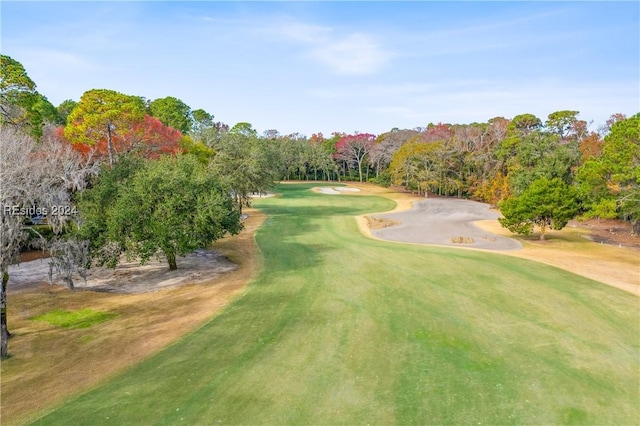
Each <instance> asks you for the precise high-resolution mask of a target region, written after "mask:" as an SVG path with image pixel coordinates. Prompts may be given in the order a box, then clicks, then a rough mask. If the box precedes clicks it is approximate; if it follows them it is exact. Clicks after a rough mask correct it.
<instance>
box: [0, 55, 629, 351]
mask: <svg viewBox="0 0 640 426" xmlns="http://www.w3.org/2000/svg"><path fill="white" fill-rule="evenodd" d="M1 60H2V67H1V76H0V77H1V80H0V96H1V104H0V108H1V118H0V119H1V122H0V124H1V127H0V132H1V135H0V136H1V140H2V169H1V170H0V173H1V175H2V259H1V265H0V266H1V269H2V274H3V285H2V305H3V311H2V315H3V343H4V342H5V341H6V339H5V333H8V332H7V330H6V319H5V314H4V312H5V310H4V307H5V306H6V305H5V303H6V300H5V290H6V285H7V282H8V280H9V276H8V266H9V265H10V264H12V263H15V262H16V261H17V255H18V253H19V250H20V249H21V248H24V247H25V245H27V244H29V243H32V244H33V243H34V241H35V242H36V243H37V242H40V243H41V244H44V245H45V246H46V247H47V248H48V249H49V250H51V251H52V253H53V254H54V257H53V259H54V262H53V263H52V265H53V266H52V275H55V274H58V275H61V276H63V277H64V278H65V279H66V280H67V282H68V283H69V285H70V287H73V281H72V280H71V276H72V274H73V273H74V272H80V273H81V274H82V273H83V272H86V268H88V267H90V266H91V265H107V266H115V265H116V264H117V262H118V259H119V256H120V255H121V254H122V253H129V254H132V255H134V256H137V257H139V258H140V259H141V260H143V261H144V260H146V259H149V258H150V257H151V256H153V255H154V254H156V253H157V252H161V253H163V254H164V255H165V256H166V258H167V261H168V262H169V264H170V266H171V268H172V269H174V268H176V267H177V264H176V256H179V255H181V254H184V253H187V252H189V251H191V250H193V249H195V248H197V247H199V246H206V245H207V244H208V243H210V242H211V241H214V240H215V239H217V238H220V237H222V236H223V235H224V234H225V233H232V234H233V233H237V232H239V231H240V230H241V228H242V224H241V221H240V217H241V211H242V208H243V207H245V206H248V205H249V204H250V201H251V196H252V195H253V194H256V193H260V192H266V191H269V190H270V189H272V188H273V187H274V185H275V183H277V182H278V181H281V180H325V181H352V180H355V181H360V182H363V181H370V182H373V183H376V184H380V185H384V186H389V185H399V186H404V187H406V188H407V189H409V190H411V191H414V192H416V193H418V194H424V195H427V194H437V195H440V196H454V197H464V198H471V199H475V200H479V201H484V202H487V203H490V204H493V205H496V206H500V207H502V208H503V213H504V214H505V216H506V219H505V221H504V222H503V225H504V226H506V227H508V228H509V229H511V230H513V231H515V232H520V233H528V232H531V227H532V226H533V225H534V224H535V225H539V226H541V227H542V228H543V229H544V228H545V227H547V226H548V227H555V228H561V227H562V226H564V224H566V221H567V220H569V219H570V218H572V217H575V216H579V217H583V218H618V219H621V220H625V221H629V222H631V224H632V225H633V231H634V233H636V234H639V233H640V167H639V166H640V114H636V115H634V116H632V117H626V116H624V115H622V114H613V115H611V118H610V119H609V120H607V122H606V123H603V124H602V125H601V126H600V127H599V128H598V130H597V131H591V130H589V128H590V124H591V123H587V121H585V120H582V119H581V118H579V112H578V111H573V110H564V111H555V112H551V113H550V114H549V115H548V116H547V117H546V119H542V118H539V117H536V116H534V115H532V114H529V113H523V114H520V115H517V116H515V117H512V118H505V117H493V118H489V119H487V121H486V122H483V123H469V124H449V123H437V124H432V123H430V124H428V125H426V126H425V127H416V128H414V129H398V128H394V129H390V130H389V131H388V132H385V133H382V134H379V135H373V134H368V133H357V134H344V133H333V134H331V135H323V134H322V133H317V134H313V135H311V136H306V135H302V134H297V133H295V134H289V135H283V134H280V133H279V132H278V131H277V130H275V129H274V130H267V131H265V132H264V133H263V134H258V132H257V131H256V130H255V129H254V128H253V126H252V125H251V124H250V123H246V122H245V123H237V124H235V125H233V126H229V125H228V124H225V123H222V122H219V121H215V119H214V116H213V114H211V113H209V112H207V111H205V110H203V109H192V108H191V107H190V106H189V105H187V104H185V103H184V102H183V101H181V100H180V99H178V98H176V97H172V96H167V97H165V98H159V99H155V100H149V99H145V98H143V97H140V96H135V95H128V94H123V93H119V92H116V91H113V90H108V89H92V90H88V91H87V92H85V93H84V94H83V95H82V97H81V98H80V99H78V100H66V101H64V102H62V103H61V104H60V105H58V106H57V107H56V106H54V105H52V104H51V103H50V102H49V101H48V100H47V98H46V97H45V96H44V95H43V94H40V93H39V92H38V91H37V89H36V84H35V82H34V81H32V80H31V79H30V78H29V76H28V74H27V72H26V70H25V69H24V67H23V66H22V65H21V64H20V63H19V62H18V61H16V60H14V59H12V58H10V57H8V56H4V55H3V56H2V57H1ZM549 194H555V195H554V196H553V197H555V198H553V197H550V196H549ZM62 205H64V206H67V209H68V211H69V213H72V214H67V215H58V216H57V217H53V215H51V214H50V213H51V211H52V209H54V208H59V207H60V206H62ZM16 206H19V207H21V208H25V209H28V208H29V207H34V206H35V207H38V208H40V209H41V210H46V209H48V212H49V214H45V215H44V216H46V218H45V221H46V222H47V225H46V227H44V228H42V229H39V228H38V227H37V226H35V225H34V224H35V221H34V216H43V215H38V214H37V212H29V213H34V214H26V215H25V214H22V215H19V214H18V215H17V214H15V213H16V211H17V210H16V209H15V207H16ZM541 206H542V207H545V208H544V209H543V208H541ZM549 206H552V207H553V208H547V207H549ZM534 210H535V212H534ZM176 218H178V219H179V220H177V219H176ZM4 355H6V345H4V344H3V356H4Z"/></svg>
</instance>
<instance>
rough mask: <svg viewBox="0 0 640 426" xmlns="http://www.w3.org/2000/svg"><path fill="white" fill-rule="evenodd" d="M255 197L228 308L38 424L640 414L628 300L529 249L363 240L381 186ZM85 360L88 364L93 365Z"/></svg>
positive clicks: (634, 325) (575, 418) (553, 419)
mask: <svg viewBox="0 0 640 426" xmlns="http://www.w3.org/2000/svg"><path fill="white" fill-rule="evenodd" d="M312 186H316V185H315V184H314V185H282V186H281V187H280V188H279V190H280V191H281V192H282V194H283V195H282V197H277V198H266V199H261V200H259V201H256V203H255V204H256V206H258V207H259V208H261V209H262V210H264V211H265V212H266V213H267V214H268V216H269V219H268V220H267V222H266V223H265V224H264V225H263V227H262V228H261V230H260V231H259V233H258V235H257V241H258V243H259V246H260V249H261V251H262V255H263V256H264V270H263V271H262V273H261V274H260V276H259V277H258V278H257V279H256V281H255V282H253V283H252V284H250V286H249V288H248V290H247V292H246V294H245V295H244V296H242V297H241V298H239V299H237V300H236V301H235V302H233V303H232V304H231V305H229V306H228V307H227V308H226V309H225V311H224V313H222V314H221V315H219V316H217V317H216V318H214V319H213V320H212V321H210V322H209V323H207V324H206V325H205V326H203V327H201V328H200V329H198V330H196V331H194V332H193V333H191V334H190V335H188V336H186V337H185V338H184V339H182V340H180V341H178V342H177V343H175V344H174V345H172V346H170V347H169V348H167V349H166V350H164V351H162V352H161V353H159V354H157V355H156V356H154V357H152V358H150V359H148V360H147V361H145V362H142V363H140V364H139V365H136V366H135V367H133V368H132V369H130V370H129V371H127V372H125V373H124V374H122V375H120V376H118V377H116V378H114V379H112V380H109V381H108V382H106V383H104V384H103V385H102V386H100V387H98V388H96V389H94V390H92V391H90V392H88V393H85V394H83V395H81V396H79V397H77V398H76V399H73V400H71V401H68V403H66V404H64V405H62V406H60V407H58V408H57V409H56V410H54V411H52V412H51V413H49V414H48V415H47V416H45V417H43V418H41V419H40V421H39V424H46V425H51V424H64V425H68V424H74V425H80V424H87V425H89V424H91V425H94V424H218V423H227V424H237V423H244V424H255V423H263V424H287V423H288V424H303V423H311V424H363V423H375V424H393V423H398V424H405V423H418V424H454V423H461V424H532V423H533V424H558V423H567V424H570V423H589V424H635V423H637V422H638V419H639V418H640V409H639V407H638V401H639V400H640V394H639V388H638V383H639V379H640V377H639V369H638V348H639V343H640V342H639V339H640V325H639V324H640V323H639V321H638V313H639V312H638V299H637V297H635V296H633V295H630V294H627V293H625V292H622V291H620V290H617V289H615V288H611V287H608V286H605V285H601V284H599V283H597V282H594V281H590V280H587V279H585V278H581V277H579V276H577V275H574V274H571V273H568V272H565V271H562V270H560V269H556V268H553V267H549V266H545V265H541V264H539V263H535V262H531V261H526V260H522V259H516V258H512V257H506V256H502V255H498V254H492V253H483V252H476V251H467V250H457V249H447V248H434V247H419V246H408V245H402V244H396V243H386V242H381V241H375V240H371V239H367V238H365V237H363V236H362V235H361V234H360V233H359V231H358V228H357V226H356V222H355V219H354V217H353V216H354V215H358V214H363V213H369V212H376V211H384V210H388V209H390V208H392V207H393V206H392V202H391V201H389V200H386V199H383V198H379V197H369V196H351V195H341V196H335V197H327V196H326V195H322V194H315V193H313V192H312V191H310V190H309V188H311V187H312ZM88 374H90V366H88Z"/></svg>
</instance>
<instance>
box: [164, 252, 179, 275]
mask: <svg viewBox="0 0 640 426" xmlns="http://www.w3.org/2000/svg"><path fill="white" fill-rule="evenodd" d="M165 256H167V262H169V270H170V271H175V270H176V269H178V265H177V263H176V254H175V253H174V252H165Z"/></svg>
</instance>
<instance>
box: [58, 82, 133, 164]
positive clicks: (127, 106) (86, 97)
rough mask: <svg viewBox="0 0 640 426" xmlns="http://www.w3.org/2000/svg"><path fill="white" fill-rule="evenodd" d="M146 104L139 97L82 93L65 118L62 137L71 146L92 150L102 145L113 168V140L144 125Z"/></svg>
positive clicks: (101, 92) (122, 137)
mask: <svg viewBox="0 0 640 426" xmlns="http://www.w3.org/2000/svg"><path fill="white" fill-rule="evenodd" d="M144 115H145V104H144V101H143V100H142V98H140V97H138V96H129V95H125V94H122V93H119V92H116V91H114V90H105V89H94V90H89V91H88V92H85V93H84V94H83V95H82V97H81V98H80V102H78V104H77V105H76V107H75V108H74V109H73V111H71V113H70V114H69V116H68V117H67V126H66V127H65V129H64V136H65V137H66V138H67V139H68V140H69V141H70V142H71V143H72V144H84V145H88V146H95V145H96V144H99V143H103V144H104V145H105V147H106V151H107V155H108V158H109V165H110V166H111V167H113V165H114V164H115V161H116V155H117V153H118V152H117V150H116V148H117V147H116V143H117V142H116V139H118V138H119V139H120V140H126V137H125V135H126V134H127V133H128V132H130V131H131V130H132V129H133V128H134V127H135V126H136V125H137V124H140V123H141V122H143V121H144Z"/></svg>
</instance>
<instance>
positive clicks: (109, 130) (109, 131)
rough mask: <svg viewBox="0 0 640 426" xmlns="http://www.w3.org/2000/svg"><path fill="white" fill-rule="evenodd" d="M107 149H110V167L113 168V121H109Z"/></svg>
mask: <svg viewBox="0 0 640 426" xmlns="http://www.w3.org/2000/svg"><path fill="white" fill-rule="evenodd" d="M107 149H108V151H109V167H111V168H113V164H114V163H115V159H114V152H113V141H112V140H111V123H107Z"/></svg>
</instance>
